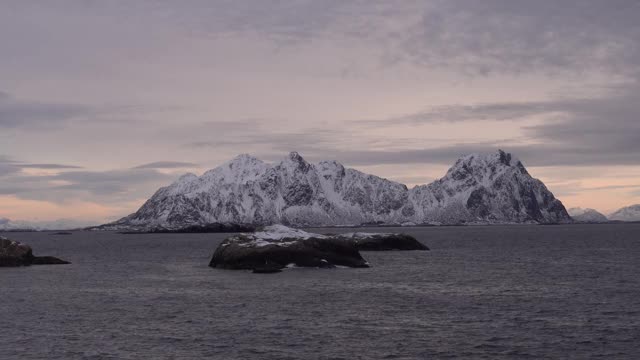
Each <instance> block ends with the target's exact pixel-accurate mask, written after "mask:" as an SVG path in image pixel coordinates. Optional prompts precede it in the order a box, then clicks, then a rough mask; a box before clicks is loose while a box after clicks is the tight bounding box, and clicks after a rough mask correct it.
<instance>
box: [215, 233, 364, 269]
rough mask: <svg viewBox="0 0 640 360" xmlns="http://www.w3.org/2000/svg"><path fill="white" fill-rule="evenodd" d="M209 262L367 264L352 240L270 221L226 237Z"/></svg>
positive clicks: (239, 265) (236, 265)
mask: <svg viewBox="0 0 640 360" xmlns="http://www.w3.org/2000/svg"><path fill="white" fill-rule="evenodd" d="M209 266H211V267H214V268H224V269H252V270H253V271H254V272H259V273H273V272H278V271H279V270H281V269H283V268H285V267H290V266H301V267H319V268H329V267H336V266H347V267H368V266H369V265H368V263H367V261H366V260H365V259H363V258H362V256H361V255H360V253H359V252H358V249H357V247H356V244H355V242H353V241H348V240H346V239H345V238H342V237H339V236H325V235H320V234H313V233H308V232H306V231H302V230H297V229H291V228H288V227H286V226H282V225H274V226H268V227H266V228H265V229H264V230H262V231H259V232H255V233H249V234H238V235H234V236H231V237H228V238H227V239H225V240H224V241H223V242H222V243H221V244H220V245H219V246H218V248H217V249H216V250H215V252H214V253H213V256H212V258H211V262H210V263H209Z"/></svg>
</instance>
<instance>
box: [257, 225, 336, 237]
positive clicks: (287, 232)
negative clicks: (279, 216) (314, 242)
mask: <svg viewBox="0 0 640 360" xmlns="http://www.w3.org/2000/svg"><path fill="white" fill-rule="evenodd" d="M245 235H248V236H252V237H253V238H255V239H260V240H282V239H285V238H297V239H304V240H306V239H308V238H311V237H316V238H326V236H324V235H321V234H313V233H309V232H306V231H303V230H299V229H293V228H290V227H287V226H284V225H271V226H265V227H264V228H263V229H262V231H257V232H255V233H253V234H245Z"/></svg>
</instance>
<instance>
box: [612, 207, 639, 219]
mask: <svg viewBox="0 0 640 360" xmlns="http://www.w3.org/2000/svg"><path fill="white" fill-rule="evenodd" d="M609 219H610V220H617V221H640V204H638V205H631V206H627V207H623V208H622V209H620V210H618V211H616V212H614V213H612V214H611V215H609Z"/></svg>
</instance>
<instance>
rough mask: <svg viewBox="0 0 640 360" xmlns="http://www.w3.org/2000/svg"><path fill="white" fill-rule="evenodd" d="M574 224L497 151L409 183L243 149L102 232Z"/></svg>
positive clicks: (296, 156) (295, 155)
mask: <svg viewBox="0 0 640 360" xmlns="http://www.w3.org/2000/svg"><path fill="white" fill-rule="evenodd" d="M571 221H572V219H571V217H570V216H569V214H568V213H567V210H566V209H565V207H564V206H563V204H562V203H561V202H560V201H559V200H558V199H556V198H555V197H554V196H553V194H552V193H551V192H550V191H549V190H548V189H547V187H546V186H545V185H544V184H543V183H542V182H541V181H540V180H537V179H535V178H533V177H532V176H531V175H530V174H529V173H528V171H527V170H526V168H525V166H524V165H523V163H522V162H521V161H520V160H518V159H517V158H515V157H514V156H512V155H511V154H509V153H506V152H504V151H502V150H499V151H496V152H493V153H490V154H473V155H467V156H464V157H462V158H460V159H459V160H458V161H456V163H455V164H454V165H453V166H452V167H451V168H450V169H449V170H448V171H447V173H446V175H445V176H444V177H443V178H441V179H439V180H436V181H434V182H432V183H430V184H427V185H419V186H415V187H413V188H411V189H409V188H407V186H406V185H403V184H400V183H397V182H394V181H391V180H387V179H384V178H381V177H378V176H375V175H370V174H365V173H363V172H360V171H358V170H355V169H350V168H345V167H344V166H343V165H342V164H340V163H338V162H336V161H321V162H319V163H316V164H311V163H309V162H307V161H306V160H305V159H304V158H303V157H302V156H300V154H298V153H296V152H292V153H290V154H289V155H288V156H286V157H285V158H284V159H283V160H282V161H280V162H278V163H275V164H269V163H266V162H263V161H261V160H259V159H257V158H255V157H253V156H250V155H246V154H244V155H239V156H237V157H236V158H234V159H232V160H231V161H229V162H227V163H225V164H223V165H220V166H218V167H216V168H214V169H212V170H209V171H207V172H205V173H204V174H203V175H202V176H196V175H194V174H186V175H183V176H182V177H180V178H179V179H178V180H177V181H176V182H174V183H173V184H171V185H169V186H167V187H163V188H161V189H159V190H158V191H157V192H156V193H155V194H154V195H153V196H152V197H151V198H150V199H149V200H147V201H146V202H145V204H144V205H142V207H141V208H140V209H139V210H138V211H137V212H135V213H133V214H131V215H129V216H127V217H124V218H122V219H120V220H118V221H116V222H113V223H110V224H106V225H103V226H101V227H100V228H102V229H110V230H122V229H136V230H141V229H157V228H164V229H177V228H182V227H186V226H192V225H205V224H211V223H234V224H254V225H269V224H276V223H280V224H286V225H292V226H346V225H361V224H372V223H375V224H504V223H541V224H548V223H569V222H571Z"/></svg>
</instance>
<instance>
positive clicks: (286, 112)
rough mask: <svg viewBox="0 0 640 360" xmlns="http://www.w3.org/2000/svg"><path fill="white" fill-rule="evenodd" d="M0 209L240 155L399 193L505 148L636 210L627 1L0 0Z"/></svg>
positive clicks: (638, 109)
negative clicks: (353, 171)
mask: <svg viewBox="0 0 640 360" xmlns="http://www.w3.org/2000/svg"><path fill="white" fill-rule="evenodd" d="M0 8H1V10H2V11H0V218H9V219H14V220H29V221H50V220H54V219H60V218H71V219H76V220H82V221H87V222H95V223H101V222H106V221H110V220H114V219H117V218H119V217H121V216H124V215H127V214H129V213H132V212H134V211H135V210H137V208H138V207H139V206H140V205H141V204H142V203H143V202H144V201H145V200H146V199H147V198H148V197H149V196H150V195H152V194H153V193H154V192H155V190H157V189H158V188H159V187H161V186H164V185H167V184H168V183H170V182H172V181H174V180H175V179H177V178H178V177H179V176H180V175H181V174H183V173H185V172H194V173H197V174H201V173H202V172H204V171H206V170H207V169H210V168H213V167H215V166H217V165H219V164H221V163H223V162H225V161H227V160H229V159H231V158H233V157H234V156H236V155H237V154H240V153H250V154H253V155H255V156H257V157H259V158H261V159H263V160H266V161H273V162H275V161H279V159H281V158H283V157H284V156H285V155H286V154H287V153H288V152H290V151H298V152H299V153H300V154H301V155H302V156H304V157H305V158H306V159H307V160H309V161H319V160H338V161H340V162H342V163H343V164H345V165H346V166H349V167H354V168H357V169H359V170H361V171H365V172H368V173H373V174H375V175H378V176H382V177H385V178H388V179H391V180H395V181H398V182H402V183H405V184H407V185H408V186H413V185H417V184H425V183H428V182H431V181H433V180H434V179H437V178H439V177H441V176H443V175H444V174H445V172H446V171H447V169H448V168H449V167H450V166H451V165H452V164H453V163H454V162H455V160H456V159H457V158H458V157H460V156H462V155H465V154H468V153H476V152H491V151H495V150H497V149H498V148H501V149H504V150H505V151H508V152H511V153H512V154H514V155H515V156H517V157H518V158H520V159H521V160H522V161H523V163H524V164H525V166H526V167H527V168H528V170H529V172H530V173H531V174H532V175H533V176H535V177H537V178H539V179H541V180H542V181H544V182H545V184H546V185H547V187H548V188H549V189H550V190H551V191H552V192H553V193H554V194H555V195H556V197H558V198H560V200H562V202H563V203H564V204H565V206H566V207H567V208H569V207H578V206H579V207H590V208H595V209H597V210H599V211H602V212H604V213H609V212H612V211H614V210H616V209H618V208H620V207H622V206H627V205H631V204H634V203H640V21H638V19H640V1H638V0H599V1H592V0H575V1H573V0H564V1H562V2H559V1H551V0H548V1H547V0H539V1H530V0H483V1H474V0H468V1H462V0H425V1H418V0H415V1H414V0H405V1H393V2H391V1H377V0H362V1H361V0H353V1H346V0H289V1H285V0H253V1H244V0H180V1H178V0H175V1H169V0H155V1H145V0H137V1H128V0H126V1H124V0H122V1H120V0H113V1H91V0H83V1H80V0H78V1H72V0H57V1H23V0H15V1H13V0H0Z"/></svg>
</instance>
